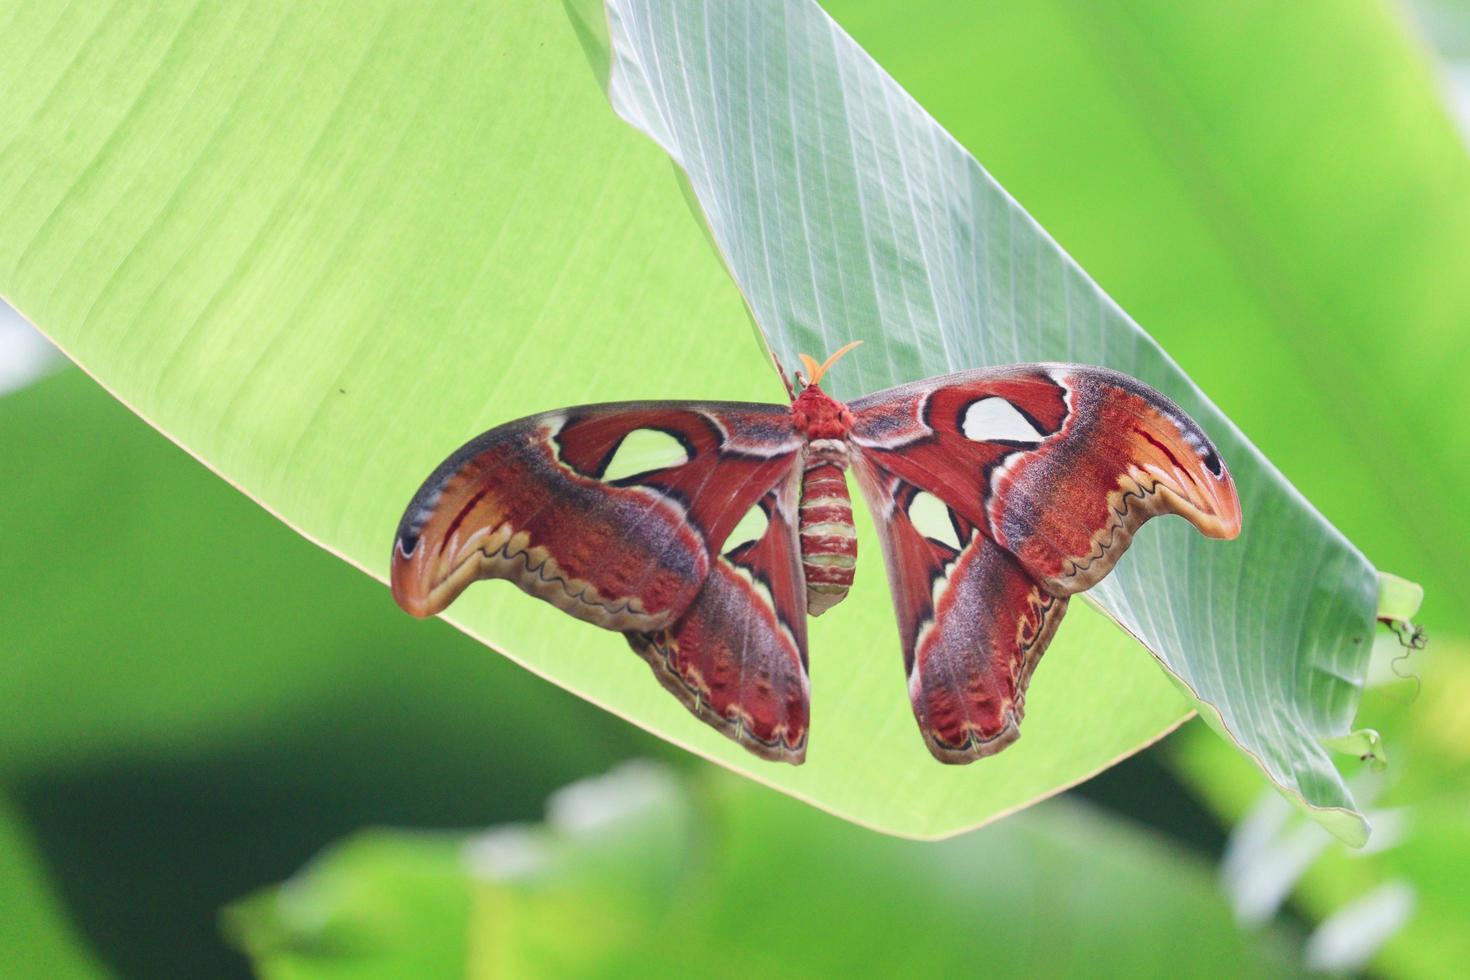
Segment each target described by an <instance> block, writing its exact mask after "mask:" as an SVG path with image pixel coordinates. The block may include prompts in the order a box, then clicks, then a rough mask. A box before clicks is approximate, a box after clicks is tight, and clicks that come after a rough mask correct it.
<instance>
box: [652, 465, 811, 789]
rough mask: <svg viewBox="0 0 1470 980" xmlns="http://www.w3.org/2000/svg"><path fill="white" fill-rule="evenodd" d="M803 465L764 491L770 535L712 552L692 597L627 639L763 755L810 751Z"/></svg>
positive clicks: (680, 692)
mask: <svg viewBox="0 0 1470 980" xmlns="http://www.w3.org/2000/svg"><path fill="white" fill-rule="evenodd" d="M799 484H800V471H799V470H797V469H793V470H792V472H791V474H790V475H789V476H788V478H787V480H786V482H785V483H784V484H783V485H782V486H780V487H777V488H776V489H774V490H772V491H771V492H770V493H767V494H766V495H765V496H764V497H762V498H761V501H760V508H761V511H762V512H763V513H764V515H765V518H766V521H767V525H766V530H765V532H764V534H762V535H761V536H760V537H759V538H757V539H756V540H754V541H750V542H747V543H745V544H742V545H740V546H738V547H736V548H734V549H732V550H731V551H729V552H728V553H727V554H723V555H720V556H718V557H716V558H715V560H714V563H713V566H712V567H711V570H710V574H709V578H707V579H706V580H705V583H704V588H702V589H700V591H699V595H698V596H697V597H696V598H695V600H694V604H693V605H692V606H690V607H689V609H688V610H686V611H685V613H684V614H683V615H682V616H681V617H680V618H679V619H678V621H677V622H675V623H674V625H673V626H672V627H670V628H667V629H662V630H656V631H651V632H629V633H628V634H627V636H628V642H629V643H630V644H632V646H633V649H634V650H636V651H638V654H639V655H640V656H642V657H643V659H644V660H646V661H648V664H649V666H650V667H652V668H653V672H654V674H655V675H657V677H658V679H659V681H660V682H661V683H662V684H663V685H664V687H666V688H667V689H668V690H669V691H670V692H672V693H673V694H674V696H675V697H677V698H678V699H679V700H680V701H682V702H683V703H684V705H685V707H687V708H688V709H689V710H690V711H692V712H694V714H695V715H696V716H697V717H698V718H700V719H702V720H704V721H706V722H708V723H709V724H711V725H713V726H714V727H715V728H717V729H719V730H720V731H722V732H724V733H725V734H726V735H728V736H729V737H730V738H733V739H734V740H735V741H737V742H739V743H740V744H741V745H744V746H745V747H746V748H747V749H749V750H750V751H752V752H754V753H755V754H756V755H759V756H761V757H763V758H767V759H774V760H780V761H784V762H791V763H794V764H799V763H800V762H802V760H803V759H804V758H805V757H806V736H807V726H808V704H809V691H808V683H807V659H806V584H805V581H804V580H803V578H802V573H801V560H800V554H799V549H798V545H797V538H796V531H795V525H794V523H793V514H794V513H795V508H796V497H797V492H798V490H799Z"/></svg>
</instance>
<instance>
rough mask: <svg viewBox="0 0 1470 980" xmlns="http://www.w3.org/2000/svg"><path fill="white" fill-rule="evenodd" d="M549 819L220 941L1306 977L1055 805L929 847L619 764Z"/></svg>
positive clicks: (1179, 883)
mask: <svg viewBox="0 0 1470 980" xmlns="http://www.w3.org/2000/svg"><path fill="white" fill-rule="evenodd" d="M547 809H548V818H547V820H546V822H545V823H543V824H537V825H516V826H510V827H495V828H491V829H490V830H489V831H487V832H485V833H483V834H480V835H478V836H475V837H471V838H467V839H465V840H464V841H463V846H462V847H461V848H460V850H459V852H458V873H457V874H456V873H454V863H453V858H452V856H451V854H450V852H449V849H448V848H447V847H446V846H445V844H444V842H443V841H442V840H425V839H424V838H422V837H421V836H419V835H413V834H407V833H403V832H397V833H394V832H390V831H378V832H374V833H370V834H364V835H361V836H359V837H358V838H355V839H353V840H349V841H347V842H345V843H343V844H341V845H338V846H336V847H334V848H332V849H331V850H329V851H327V852H326V853H325V854H324V855H322V856H321V858H319V859H318V860H317V861H316V862H314V863H313V864H312V865H311V866H309V867H307V868H306V869H304V870H303V871H302V872H301V873H300V874H298V875H297V876H296V877H295V878H293V879H292V880H291V881H290V882H289V883H288V884H286V885H285V886H283V887H280V888H273V889H268V890H263V891H261V892H258V893H256V894H254V895H252V896H250V897H248V898H247V899H245V900H243V901H241V902H238V903H236V904H235V905H234V906H232V907H231V908H230V909H228V910H227V911H226V914H225V917H224V921H225V924H226V929H227V932H228V934H229V935H230V936H231V937H232V938H233V940H234V942H235V943H236V944H237V945H239V946H240V947H241V948H243V949H245V950H248V951H249V952H250V954H251V956H252V961H253V963H254V965H255V967H256V969H257V970H258V971H259V973H260V975H261V976H263V977H268V978H272V980H287V978H294V980H312V978H324V977H335V976H343V975H352V976H380V975H381V976H391V975H394V974H393V970H394V969H397V970H398V971H399V973H400V974H401V973H402V972H403V970H405V969H411V968H412V967H417V968H418V969H419V970H420V971H422V969H423V968H424V967H425V965H426V964H427V963H429V962H438V963H446V962H447V961H448V960H450V959H451V958H457V963H455V964H451V965H450V966H449V967H448V969H449V972H454V973H456V974H457V975H464V976H469V977H485V978H490V977H520V976H537V977H539V976H547V977H552V976H554V977H584V976H586V977H607V976H678V975H685V974H688V973H691V972H695V973H699V974H700V975H703V976H713V977H731V978H735V977H748V976H751V975H765V976H781V977H832V976H951V975H964V974H967V973H973V972H975V970H976V966H977V964H983V966H984V972H985V974H986V975H987V976H994V977H1031V976H1047V977H1067V976H1079V977H1093V976H1154V975H1158V974H1160V973H1167V974H1170V975H1181V976H1230V975H1241V974H1246V975H1258V974H1269V975H1271V976H1287V975H1293V974H1295V973H1298V972H1300V971H1299V970H1298V969H1295V968H1294V965H1293V963H1292V962H1291V959H1290V957H1289V953H1288V948H1287V947H1286V945H1285V944H1284V943H1283V942H1282V939H1283V938H1284V937H1283V935H1282V934H1280V933H1273V932H1266V933H1263V934H1258V935H1251V934H1250V933H1248V932H1246V931H1243V930H1241V929H1240V928H1239V927H1237V926H1236V924H1235V923H1234V922H1233V921H1232V919H1231V915H1230V911H1229V908H1228V907H1227V905H1226V903H1225V901H1224V896H1223V895H1222V894H1221V892H1220V891H1219V889H1218V887H1217V886H1216V882H1215V879H1214V875H1213V874H1212V872H1211V869H1210V868H1209V867H1208V866H1207V865H1205V864H1204V863H1203V862H1201V861H1199V860H1197V859H1195V858H1192V857H1191V856H1190V855H1188V854H1185V853H1183V852H1180V851H1178V850H1176V849H1175V848H1173V847H1172V846H1170V845H1169V844H1168V843H1167V842H1164V841H1161V840H1160V839H1158V838H1157V837H1155V836H1153V835H1151V834H1148V833H1146V832H1143V831H1140V830H1139V829H1137V828H1136V827H1134V826H1132V825H1129V824H1127V823H1124V822H1122V821H1119V820H1117V819H1116V818H1112V817H1109V816H1107V815H1106V814H1104V813H1101V812H1098V811H1094V810H1092V809H1091V808H1089V807H1086V806H1083V805H1080V804H1077V803H1074V802H1070V801H1063V800H1058V801H1054V802H1050V803H1047V804H1045V805H1044V806H1042V807H1038V808H1037V809H1035V810H1033V811H1031V812H1029V813H1027V814H1025V815H1024V816H1022V817H1018V818H1017V819H1015V820H1011V821H1007V822H1006V823H1004V824H1002V825H999V826H996V827H991V828H987V829H986V830H984V831H982V832H981V833H977V834H971V835H968V836H966V837H964V838H962V839H959V840H952V841H945V842H943V843H941V844H936V845H927V846H925V845H918V844H914V843H912V842H908V841H897V840H891V839H883V838H876V837H874V836H873V835H872V834H869V833H867V832H866V831H863V830H860V829H858V828H855V827H851V826H844V825H841V824H839V823H837V822H836V821H834V820H833V819H832V818H830V817H828V816H826V815H823V814H818V813H814V812H812V811H811V810H809V809H805V808H801V807H799V806H797V805H796V804H793V803H792V802H790V801H788V800H783V799H781V798H780V797H778V796H776V795H775V794H773V793H770V792H767V791H765V790H762V789H759V788H757V787H753V786H751V785H749V784H748V783H737V782H736V781H734V780H731V779H729V778H727V777H722V778H720V779H718V780H704V781H700V782H696V783H693V784H692V785H686V784H682V783H681V782H679V781H677V780H675V779H673V778H671V777H670V775H669V773H668V772H667V771H665V770H662V769H659V768H657V767H655V766H652V765H649V764H647V763H630V764H627V765H625V766H623V767H622V768H620V769H618V770H615V771H614V772H612V773H610V774H609V775H607V776H604V777H602V778H600V779H597V780H588V781H584V782H582V783H578V784H575V785H573V786H570V787H568V788H567V789H565V790H563V791H561V792H559V793H557V794H556V795H555V796H553V797H552V799H551V801H550V803H549V805H548V808H547ZM466 894H470V895H472V896H473V898H472V901H471V902H466V900H465V896H466ZM466 905H469V908H468V909H466V908H465V906H466ZM456 967H457V968H456Z"/></svg>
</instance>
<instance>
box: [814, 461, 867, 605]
mask: <svg viewBox="0 0 1470 980" xmlns="http://www.w3.org/2000/svg"><path fill="white" fill-rule="evenodd" d="M819 442H835V443H837V444H838V445H839V446H841V449H842V454H841V460H842V461H841V463H840V464H839V463H837V462H834V461H832V460H829V459H826V458H824V457H823V456H822V455H820V454H819V452H813V451H812V450H813V449H816V448H817V446H818V444H819ZM846 468H847V446H846V444H845V443H843V442H841V441H840V440H835V439H833V440H819V441H817V442H812V443H810V444H808V455H807V464H806V473H805V475H804V477H803V479H802V483H801V528H800V530H801V568H802V571H803V572H804V573H805V574H806V611H807V613H808V614H809V615H812V616H820V615H821V614H822V613H824V612H826V611H827V610H828V609H831V608H832V607H833V606H835V605H837V603H839V602H841V601H842V600H843V599H844V598H846V596H847V590H848V589H849V588H851V587H852V576H853V570H854V568H855V567H856V565H857V532H856V531H854V530H853V527H852V498H851V497H849V496H848V494H847V475H846V474H845V473H844V472H843V471H844V470H845V469H846Z"/></svg>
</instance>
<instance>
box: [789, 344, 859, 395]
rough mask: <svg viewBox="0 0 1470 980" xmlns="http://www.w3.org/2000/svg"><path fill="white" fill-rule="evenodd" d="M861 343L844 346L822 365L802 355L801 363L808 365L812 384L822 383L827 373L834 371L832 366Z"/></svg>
mask: <svg viewBox="0 0 1470 980" xmlns="http://www.w3.org/2000/svg"><path fill="white" fill-rule="evenodd" d="M861 343H862V341H861V340H854V341H853V342H852V343H850V344H844V345H843V346H841V347H839V348H837V350H836V351H834V352H833V354H832V356H831V357H829V358H827V360H825V361H823V362H822V364H821V365H818V364H817V362H816V361H815V360H813V359H812V358H810V357H807V356H806V355H805V354H803V355H801V362H802V363H803V364H805V365H806V369H807V371H809V372H811V376H812V380H811V383H812V384H817V383H818V382H819V381H821V380H822V378H823V376H825V375H826V373H827V372H828V371H829V370H831V369H832V365H834V364H836V363H837V362H838V360H839V359H841V357H842V355H843V354H846V353H847V352H848V351H850V350H852V349H853V348H854V347H857V346H859V345H860V344H861Z"/></svg>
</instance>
